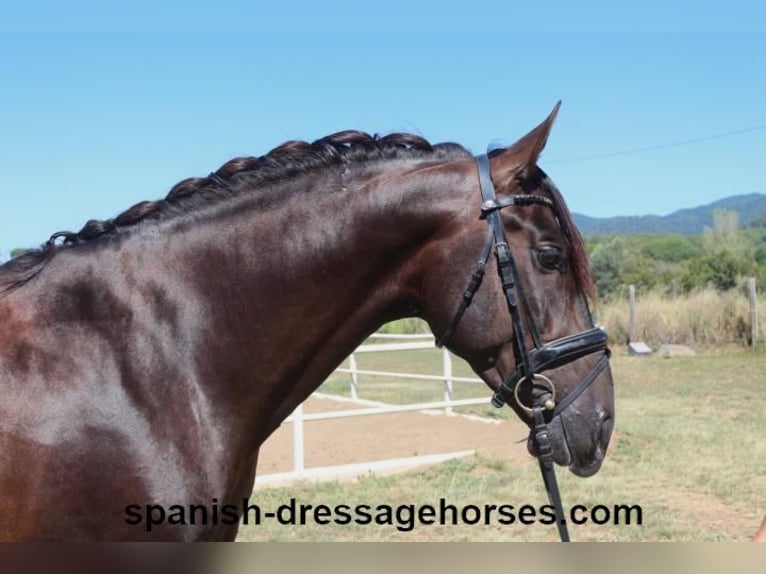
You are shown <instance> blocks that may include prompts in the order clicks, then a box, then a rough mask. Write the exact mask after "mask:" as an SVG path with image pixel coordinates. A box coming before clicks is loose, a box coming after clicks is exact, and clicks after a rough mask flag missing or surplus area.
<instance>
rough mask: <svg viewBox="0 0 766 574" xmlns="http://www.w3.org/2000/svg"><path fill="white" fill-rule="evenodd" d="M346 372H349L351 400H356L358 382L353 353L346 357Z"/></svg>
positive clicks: (357, 396)
mask: <svg viewBox="0 0 766 574" xmlns="http://www.w3.org/2000/svg"><path fill="white" fill-rule="evenodd" d="M348 370H349V371H351V398H352V399H354V400H356V399H357V398H359V394H358V392H359V380H358V379H357V372H356V357H355V356H354V353H351V354H350V355H349V356H348Z"/></svg>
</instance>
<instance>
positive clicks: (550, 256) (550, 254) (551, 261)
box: [537, 247, 564, 272]
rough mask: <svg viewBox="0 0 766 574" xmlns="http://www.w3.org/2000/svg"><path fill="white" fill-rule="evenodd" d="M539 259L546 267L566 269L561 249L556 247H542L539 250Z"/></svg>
mask: <svg viewBox="0 0 766 574" xmlns="http://www.w3.org/2000/svg"><path fill="white" fill-rule="evenodd" d="M537 260H538V261H539V262H540V265H542V266H543V267H544V268H545V269H549V270H551V271H554V270H558V271H562V272H563V271H564V259H563V257H562V256H561V251H559V250H558V249H556V248H555V247H545V248H543V249H540V250H539V251H538V252H537Z"/></svg>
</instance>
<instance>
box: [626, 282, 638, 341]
mask: <svg viewBox="0 0 766 574" xmlns="http://www.w3.org/2000/svg"><path fill="white" fill-rule="evenodd" d="M628 304H629V305H630V315H629V319H628V342H629V343H633V342H634V341H635V340H636V286H635V285H629V286H628Z"/></svg>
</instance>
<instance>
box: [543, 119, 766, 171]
mask: <svg viewBox="0 0 766 574" xmlns="http://www.w3.org/2000/svg"><path fill="white" fill-rule="evenodd" d="M764 129H766V126H753V127H750V128H746V129H744V130H735V131H731V132H724V133H720V134H713V135H709V136H702V137H699V138H693V139H688V140H679V141H675V142H671V143H664V144H657V145H652V146H646V147H639V148H633V149H628V150H623V151H615V152H610V153H602V154H596V155H585V156H580V157H572V158H566V159H554V160H551V161H546V162H545V163H546V164H553V163H574V162H577V161H588V160H592V159H604V158H610V157H617V156H622V155H632V154H636V153H643V152H647V151H654V150H658V149H666V148H670V147H680V146H685V145H689V144H693V143H697V142H703V141H708V140H715V139H721V138H727V137H731V136H736V135H740V134H746V133H749V132H754V131H758V130H764Z"/></svg>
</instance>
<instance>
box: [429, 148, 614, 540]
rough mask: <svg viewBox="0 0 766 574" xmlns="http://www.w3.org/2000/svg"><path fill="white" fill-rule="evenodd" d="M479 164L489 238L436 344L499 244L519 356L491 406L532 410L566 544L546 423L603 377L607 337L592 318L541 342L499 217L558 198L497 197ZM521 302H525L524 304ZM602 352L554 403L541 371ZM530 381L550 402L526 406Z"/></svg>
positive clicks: (448, 332)
mask: <svg viewBox="0 0 766 574" xmlns="http://www.w3.org/2000/svg"><path fill="white" fill-rule="evenodd" d="M476 165H477V168H478V175H479V184H480V187H481V201H482V203H481V216H480V217H481V219H484V220H486V221H487V224H488V229H487V238H486V240H485V241H484V246H483V247H482V251H481V255H480V257H479V260H478V262H477V264H476V268H475V270H474V272H473V273H472V274H471V278H470V280H469V282H468V287H467V288H466V290H465V291H464V292H463V296H462V299H461V301H460V304H459V306H458V308H457V310H456V312H455V314H454V315H453V317H452V320H451V321H450V323H449V324H448V325H447V328H446V329H445V331H444V333H443V334H442V335H441V337H439V339H437V341H436V344H437V346H439V347H442V346H444V345H445V344H446V343H447V341H449V339H450V338H451V337H452V335H453V333H454V331H455V329H456V327H457V326H458V323H459V322H460V319H461V318H462V317H463V315H464V313H465V311H466V310H467V309H468V307H469V306H470V305H471V302H472V300H473V297H474V295H475V294H476V292H477V291H478V290H479V287H481V283H482V280H483V279H484V274H485V271H486V267H487V263H488V261H489V257H490V255H491V253H492V250H493V247H494V251H495V257H496V259H497V268H498V274H499V275H500V281H501V284H502V289H503V295H504V297H505V300H506V303H507V305H508V312H509V314H510V316H511V322H512V324H513V332H514V336H513V349H514V355H515V357H516V370H515V371H514V372H513V373H511V374H510V375H509V376H508V377H507V378H506V379H505V380H504V381H503V383H502V385H501V386H500V388H499V389H497V390H496V391H495V394H494V396H493V397H492V404H493V405H495V406H496V407H501V406H503V405H505V404H510V403H511V401H515V402H516V403H517V404H518V405H519V406H520V407H521V409H522V410H524V411H525V412H527V413H528V414H529V416H530V426H532V437H533V440H534V442H535V445H536V447H537V451H538V457H537V459H538V463H539V465H540V471H541V473H542V476H543V482H544V483H545V489H546V491H547V493H548V499H549V501H550V503H551V505H552V506H553V507H554V509H555V512H556V525H557V527H558V531H559V536H560V537H561V540H562V541H563V542H569V532H568V531H567V524H566V518H565V516H564V509H563V504H562V502H561V495H560V493H559V488H558V482H557V481H556V473H555V470H554V462H553V450H552V446H551V440H550V433H549V431H548V424H547V423H549V422H550V421H551V420H552V419H553V417H556V416H558V415H560V414H561V413H562V412H563V411H564V409H566V408H567V407H568V406H569V405H570V404H572V403H573V402H574V401H575V400H576V399H577V397H579V396H580V395H581V394H582V393H583V392H584V391H585V390H586V389H588V387H590V385H591V384H592V383H593V381H595V380H596V378H598V375H600V374H601V372H602V371H604V369H606V367H607V366H608V364H609V349H608V348H607V335H606V332H604V331H603V330H602V329H601V328H599V327H596V326H595V325H594V323H593V319H592V317H591V324H592V325H594V326H593V327H592V328H591V329H588V330H586V331H583V332H581V333H576V334H574V335H570V336H567V337H563V338H561V339H557V340H555V341H550V342H547V343H543V342H542V340H541V337H540V335H539V333H538V331H537V328H536V327H535V322H534V319H533V316H532V312H531V309H530V307H529V302H528V300H527V298H526V297H525V296H524V292H523V290H522V287H521V283H520V280H519V273H518V269H517V267H516V263H515V261H514V259H513V253H512V252H511V249H510V246H509V244H508V239H507V237H506V234H505V227H504V226H503V222H502V219H501V216H500V210H502V209H504V208H506V207H511V206H523V205H542V206H545V207H548V208H550V209H554V210H555V205H554V203H553V201H552V200H550V199H549V198H547V197H543V196H540V195H531V194H518V195H511V196H509V197H505V198H502V199H498V198H497V196H496V192H495V186H494V184H493V183H492V178H491V175H490V166H489V157H488V156H487V155H486V154H484V155H480V156H478V157H477V158H476ZM519 305H521V307H520V306H519ZM586 308H587V304H586ZM522 311H523V313H524V314H525V315H526V318H527V321H526V328H525V324H524V321H522ZM589 313H590V311H589ZM527 335H528V336H527ZM527 338H530V339H531V340H532V342H533V344H534V348H533V349H531V350H530V349H528V348H527V346H526V341H527ZM598 352H602V353H603V356H602V358H601V359H600V360H599V361H598V363H597V364H596V366H595V367H594V368H593V369H592V370H591V372H590V373H589V374H588V376H587V377H585V378H584V379H583V380H582V381H581V382H580V383H579V384H578V385H577V387H575V388H574V389H573V390H572V391H571V392H569V393H568V394H567V395H566V396H565V397H564V398H563V399H562V400H561V401H560V402H559V403H558V404H556V403H555V401H554V398H555V393H556V389H555V387H554V386H553V383H552V382H551V381H550V379H548V378H547V377H544V376H542V375H540V374H538V373H540V372H541V371H545V370H549V369H554V368H556V367H560V366H562V365H565V364H568V363H571V362H572V361H575V360H577V359H580V358H582V357H584V356H586V355H590V354H592V353H598ZM525 382H527V383H528V384H530V385H532V386H533V387H541V386H542V388H543V390H545V391H547V392H548V393H549V394H550V395H551V398H550V399H549V400H547V401H546V402H545V404H544V405H543V406H539V405H532V406H527V405H525V404H523V403H522V402H521V401H520V400H519V396H518V390H519V388H520V386H521V385H522V384H524V383H525Z"/></svg>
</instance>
